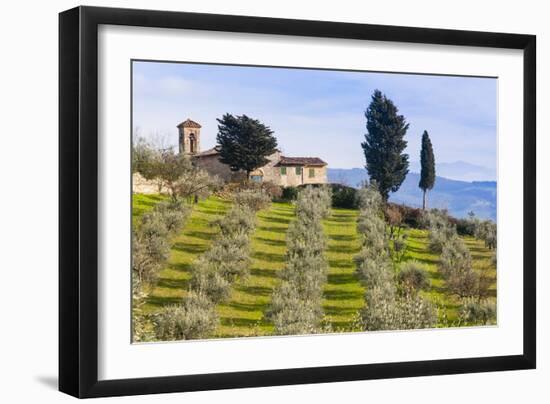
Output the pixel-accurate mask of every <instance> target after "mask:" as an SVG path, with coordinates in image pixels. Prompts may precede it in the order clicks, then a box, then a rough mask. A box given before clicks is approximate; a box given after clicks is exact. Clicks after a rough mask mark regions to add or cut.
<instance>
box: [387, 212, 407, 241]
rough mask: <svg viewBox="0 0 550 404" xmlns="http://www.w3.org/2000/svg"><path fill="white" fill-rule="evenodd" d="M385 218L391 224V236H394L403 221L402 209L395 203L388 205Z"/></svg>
mask: <svg viewBox="0 0 550 404" xmlns="http://www.w3.org/2000/svg"><path fill="white" fill-rule="evenodd" d="M384 218H385V219H386V223H388V225H389V226H390V237H392V238H393V236H394V232H395V230H396V228H399V227H401V224H402V223H403V215H402V214H401V210H400V209H399V208H398V207H397V206H395V205H386V207H385V209H384Z"/></svg>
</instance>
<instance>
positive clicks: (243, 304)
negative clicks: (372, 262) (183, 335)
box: [133, 195, 496, 337]
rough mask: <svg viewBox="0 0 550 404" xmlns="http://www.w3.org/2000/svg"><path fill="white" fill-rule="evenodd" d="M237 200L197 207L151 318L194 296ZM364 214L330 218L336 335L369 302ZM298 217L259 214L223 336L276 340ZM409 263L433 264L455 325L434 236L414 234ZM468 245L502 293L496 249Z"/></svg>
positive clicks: (140, 208)
mask: <svg viewBox="0 0 550 404" xmlns="http://www.w3.org/2000/svg"><path fill="white" fill-rule="evenodd" d="M163 199H164V197H162V196H158V195H156V196H155V195H134V209H133V217H134V222H135V221H136V220H137V219H138V218H139V216H140V215H141V214H142V213H143V212H145V211H147V210H149V209H151V208H152V207H153V206H154V205H155V204H156V203H158V202H159V201H161V200H163ZM230 205H231V203H230V202H228V201H225V200H222V199H220V198H215V197H212V198H209V199H207V200H204V201H201V202H199V203H198V204H197V205H195V206H194V208H193V212H192V214H191V216H190V218H189V220H188V222H187V223H186V225H185V227H184V229H183V231H182V232H181V233H180V234H179V235H177V236H176V237H175V238H174V239H173V240H172V241H173V246H172V250H171V256H170V259H169V261H168V264H167V266H166V268H165V269H164V270H163V271H161V273H160V277H159V280H158V284H157V286H156V287H155V288H154V290H153V291H152V293H151V294H150V296H149V298H148V301H147V303H146V304H145V306H144V312H145V313H154V312H157V311H158V310H159V309H161V308H162V306H164V305H167V304H175V303H179V302H180V300H181V298H182V297H183V296H184V294H185V293H186V291H187V288H188V285H187V283H188V281H189V279H190V277H191V273H190V270H191V264H192V263H193V262H194V260H196V259H197V258H198V257H199V255H200V254H202V253H204V252H205V251H207V249H208V248H209V247H210V245H211V242H212V240H213V238H215V236H216V234H217V232H218V227H217V226H215V225H213V221H215V220H217V219H218V218H220V217H222V216H223V215H224V214H225V213H226V212H227V211H228V209H229V207H230ZM357 215H358V212H357V211H356V210H351V209H332V214H331V216H330V217H329V218H328V219H326V220H324V221H323V228H324V231H325V234H326V236H327V240H328V245H327V251H326V257H327V260H328V262H329V272H328V279H327V283H326V285H325V287H324V299H323V309H324V312H325V316H326V317H325V319H326V321H327V322H328V323H329V324H330V325H331V326H332V329H333V330H335V331H351V330H352V327H353V323H354V319H355V317H356V315H357V311H358V310H359V309H361V308H362V307H363V305H364V303H365V302H364V289H363V287H362V286H361V284H360V283H359V281H358V279H357V277H356V275H355V265H354V263H353V257H354V255H355V254H357V253H358V252H359V248H360V240H359V237H358V235H357V231H356V220H357ZM293 218H294V206H293V205H292V204H289V203H273V204H272V205H271V207H270V208H269V209H267V210H264V211H260V212H259V213H258V214H257V220H258V221H257V227H256V230H255V232H254V234H253V237H252V244H251V248H252V252H251V258H252V264H251V269H250V276H249V277H248V278H247V279H243V280H241V281H239V282H237V283H236V284H234V285H233V291H232V296H231V299H230V301H229V302H228V303H226V304H221V305H219V306H218V313H219V315H220V320H221V325H220V327H219V329H218V330H217V332H216V336H217V337H236V336H251V335H269V334H271V333H272V330H273V325H272V324H270V323H269V321H267V320H266V319H265V317H264V314H265V312H266V310H267V309H268V308H269V303H270V300H271V296H272V293H273V289H274V288H275V287H276V285H277V284H278V283H279V279H278V272H279V271H280V270H281V269H283V268H284V265H285V262H284V260H285V251H286V242H285V236H286V231H287V230H288V226H289V224H290V223H291V222H292V220H293ZM406 231H407V233H408V247H407V251H406V253H405V255H404V260H410V259H415V260H418V261H420V262H421V263H423V264H424V265H425V266H426V269H427V270H428V272H429V276H430V280H431V284H432V287H431V290H429V291H428V292H426V293H427V294H428V295H429V296H430V298H431V300H432V301H433V302H434V303H436V304H438V306H440V307H441V308H444V309H445V310H444V311H440V320H442V319H443V314H444V313H445V314H446V316H447V318H448V320H449V321H450V322H452V321H454V320H456V318H457V309H458V305H459V300H458V298H456V297H454V296H450V295H449V294H447V293H446V291H445V289H444V286H445V285H444V282H443V279H442V278H441V276H440V275H439V273H438V271H437V260H438V256H437V255H436V254H433V253H431V252H430V251H429V249H428V232H427V231H425V230H417V229H410V230H406ZM465 242H466V244H467V246H468V248H469V249H470V251H471V253H472V258H473V260H474V267H475V269H476V270H478V271H485V272H486V273H487V274H488V275H489V276H491V277H492V279H493V280H494V285H493V289H492V293H493V295H495V296H496V269H495V267H494V265H493V264H492V263H491V256H492V252H491V251H490V250H488V249H487V248H485V246H484V245H483V242H482V241H479V240H475V239H473V238H471V237H467V238H465Z"/></svg>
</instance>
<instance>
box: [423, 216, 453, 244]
mask: <svg viewBox="0 0 550 404" xmlns="http://www.w3.org/2000/svg"><path fill="white" fill-rule="evenodd" d="M422 221H423V224H424V226H425V227H426V228H428V229H429V230H430V234H429V240H430V244H429V248H430V251H431V252H434V253H441V252H442V251H443V245H444V244H445V243H446V242H447V240H448V239H450V238H452V237H453V236H455V235H456V227H455V226H454V225H452V224H451V223H450V222H449V216H448V215H447V212H446V211H442V210H438V209H432V210H430V211H429V212H426V213H425V214H424V216H423V218H422Z"/></svg>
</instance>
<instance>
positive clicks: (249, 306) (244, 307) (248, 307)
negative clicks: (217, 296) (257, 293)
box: [226, 302, 265, 312]
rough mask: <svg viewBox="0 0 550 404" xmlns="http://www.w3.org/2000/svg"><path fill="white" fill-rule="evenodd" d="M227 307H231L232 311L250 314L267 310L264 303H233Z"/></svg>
mask: <svg viewBox="0 0 550 404" xmlns="http://www.w3.org/2000/svg"><path fill="white" fill-rule="evenodd" d="M226 306H227V307H231V308H232V309H235V310H238V311H248V312H254V311H263V310H264V309H265V304H262V303H238V302H231V303H227V304H226Z"/></svg>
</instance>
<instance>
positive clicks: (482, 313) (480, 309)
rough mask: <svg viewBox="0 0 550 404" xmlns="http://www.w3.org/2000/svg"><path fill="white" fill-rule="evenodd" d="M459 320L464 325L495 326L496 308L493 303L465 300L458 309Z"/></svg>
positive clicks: (472, 299) (471, 299) (473, 299)
mask: <svg viewBox="0 0 550 404" xmlns="http://www.w3.org/2000/svg"><path fill="white" fill-rule="evenodd" d="M459 316H460V320H461V321H462V323H463V324H465V325H489V324H496V321H497V308H496V304H495V302H494V301H490V300H478V299H475V298H465V299H464V301H463V302H462V306H461V309H460V314H459Z"/></svg>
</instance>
